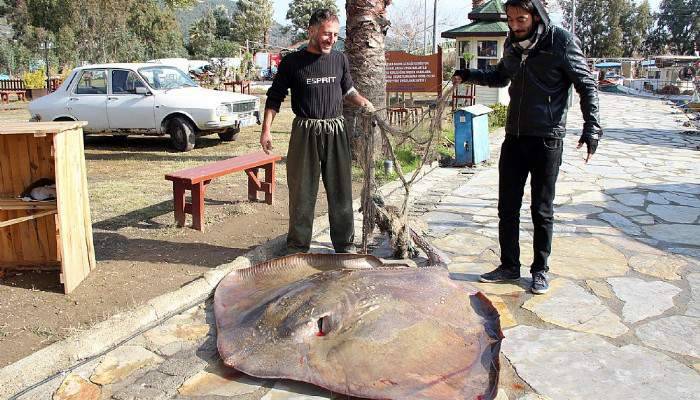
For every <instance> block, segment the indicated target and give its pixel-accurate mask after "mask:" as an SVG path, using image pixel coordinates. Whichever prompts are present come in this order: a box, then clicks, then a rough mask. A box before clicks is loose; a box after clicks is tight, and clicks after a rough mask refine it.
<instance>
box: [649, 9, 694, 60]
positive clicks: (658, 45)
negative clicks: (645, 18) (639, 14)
mask: <svg viewBox="0 0 700 400" xmlns="http://www.w3.org/2000/svg"><path fill="white" fill-rule="evenodd" d="M698 10H700V0H662V2H661V4H660V5H659V12H658V14H656V17H657V21H656V27H655V29H654V32H653V34H652V35H653V36H654V37H653V38H652V40H651V42H650V43H651V45H652V47H653V48H655V50H657V51H660V50H664V49H666V50H667V51H669V52H671V53H674V54H679V55H682V54H692V52H693V48H694V46H698V47H699V48H700V11H698Z"/></svg>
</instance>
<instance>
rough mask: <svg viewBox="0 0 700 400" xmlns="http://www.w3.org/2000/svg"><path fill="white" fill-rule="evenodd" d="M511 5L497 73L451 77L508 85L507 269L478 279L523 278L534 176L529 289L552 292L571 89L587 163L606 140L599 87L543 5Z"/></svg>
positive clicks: (503, 208) (503, 212) (502, 191)
mask: <svg viewBox="0 0 700 400" xmlns="http://www.w3.org/2000/svg"><path fill="white" fill-rule="evenodd" d="M505 7H506V15H507V16H508V26H509V28H510V34H509V36H508V38H507V39H506V42H505V49H504V52H503V58H502V59H501V60H500V61H499V63H498V64H497V65H496V67H495V69H493V70H477V69H466V70H458V71H457V72H455V76H454V77H453V78H452V79H453V82H454V83H455V84H459V83H461V82H470V83H475V84H477V85H485V86H491V87H504V86H506V85H508V84H509V83H510V87H509V89H508V93H509V95H510V105H509V106H508V119H507V122H506V138H505V140H504V141H503V145H502V147H501V157H500V160H499V163H498V172H499V180H498V218H499V222H498V240H499V243H500V247H501V265H500V266H499V267H498V268H496V269H495V270H494V271H491V272H488V273H485V274H483V275H481V277H480V278H479V279H480V280H481V281H482V282H502V281H509V280H517V279H519V278H520V246H519V243H518V239H519V234H518V230H519V224H520V206H521V204H522V198H523V190H524V187H525V181H526V180H527V176H528V174H530V190H531V197H532V200H531V203H532V205H531V208H530V210H531V213H532V222H533V225H534V235H533V236H534V238H533V249H534V259H533V262H532V265H531V266H530V272H531V274H532V285H531V288H530V289H531V291H532V292H533V293H535V294H542V293H546V292H547V290H548V289H549V284H548V282H547V275H546V272H547V271H548V270H549V267H548V266H547V258H548V257H549V254H550V253H551V250H552V228H553V222H554V210H553V202H554V186H555V183H556V181H557V175H558V174H559V166H560V165H561V161H562V151H563V144H562V142H563V139H564V135H566V113H567V108H568V105H567V104H568V98H569V88H570V87H571V85H573V86H574V88H575V89H576V92H578V94H579V97H580V98H581V112H582V113H583V120H584V125H583V134H582V135H581V138H580V139H579V142H578V147H577V148H580V147H581V146H582V145H583V144H586V147H587V149H588V154H587V156H586V158H585V162H588V161H589V160H590V159H591V157H592V156H593V154H594V153H595V151H596V147H597V146H598V140H599V138H600V136H601V135H602V130H601V128H600V123H599V116H598V93H597V85H596V82H595V80H594V78H593V77H592V76H591V73H590V70H589V69H588V65H587V64H586V60H585V58H584V56H583V53H582V52H581V48H580V47H579V45H578V42H577V39H576V38H575V37H573V36H572V35H571V34H570V33H569V32H567V31H565V30H564V29H562V28H560V27H558V26H554V25H551V24H550V21H549V17H548V15H547V12H546V11H545V9H544V7H543V5H542V4H541V3H540V1H539V0H507V1H506V3H505Z"/></svg>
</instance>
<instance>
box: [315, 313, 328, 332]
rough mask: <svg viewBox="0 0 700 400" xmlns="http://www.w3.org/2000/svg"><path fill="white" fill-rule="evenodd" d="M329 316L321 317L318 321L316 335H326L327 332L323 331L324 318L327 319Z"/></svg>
mask: <svg viewBox="0 0 700 400" xmlns="http://www.w3.org/2000/svg"><path fill="white" fill-rule="evenodd" d="M326 318H327V317H321V318H319V319H318V321H316V323H317V324H318V332H316V336H326V333H325V332H324V331H323V320H325V319H326Z"/></svg>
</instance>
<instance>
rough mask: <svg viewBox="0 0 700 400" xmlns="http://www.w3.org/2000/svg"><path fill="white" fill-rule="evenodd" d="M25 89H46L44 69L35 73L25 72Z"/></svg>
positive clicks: (23, 78) (23, 76) (23, 77)
mask: <svg viewBox="0 0 700 400" xmlns="http://www.w3.org/2000/svg"><path fill="white" fill-rule="evenodd" d="M22 80H23V81H24V87H25V88H27V89H44V88H46V76H45V75H44V69H43V68H40V69H38V70H36V71H34V72H25V73H24V75H22Z"/></svg>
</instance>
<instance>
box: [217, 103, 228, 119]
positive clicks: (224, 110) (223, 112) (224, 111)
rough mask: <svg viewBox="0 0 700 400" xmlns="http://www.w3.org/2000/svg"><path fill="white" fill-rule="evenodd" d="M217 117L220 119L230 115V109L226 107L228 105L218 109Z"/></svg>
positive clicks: (220, 106) (222, 105)
mask: <svg viewBox="0 0 700 400" xmlns="http://www.w3.org/2000/svg"><path fill="white" fill-rule="evenodd" d="M215 113H216V116H217V117H220V116H222V115H226V114H228V107H226V104H221V105H219V106H218V107H216V111H215Z"/></svg>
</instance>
